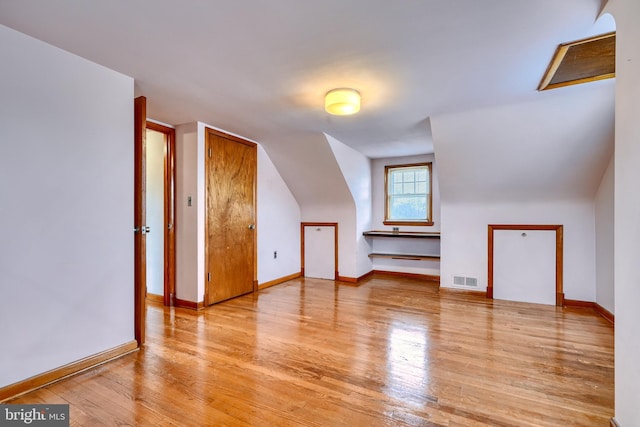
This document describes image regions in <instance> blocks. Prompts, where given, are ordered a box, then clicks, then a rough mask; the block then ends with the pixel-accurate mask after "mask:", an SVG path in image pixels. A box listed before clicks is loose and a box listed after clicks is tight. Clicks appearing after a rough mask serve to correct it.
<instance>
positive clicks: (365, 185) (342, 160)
mask: <svg viewBox="0 0 640 427" xmlns="http://www.w3.org/2000/svg"><path fill="white" fill-rule="evenodd" d="M325 136H326V137H327V142H328V143H329V146H330V147H331V150H332V151H333V154H334V155H335V158H336V161H337V162H338V166H339V167H340V171H341V172H342V176H343V177H344V180H345V182H346V184H347V187H349V191H350V192H351V196H352V197H353V201H354V204H355V208H356V212H355V215H356V228H355V230H353V232H354V234H353V238H354V239H355V247H356V251H355V259H354V260H353V261H354V262H355V274H354V276H350V277H356V278H357V277H360V276H362V275H364V274H366V273H368V272H370V271H371V269H372V264H371V260H370V258H369V252H370V251H371V246H370V245H369V243H368V242H367V239H366V238H365V237H364V236H363V235H362V233H363V232H365V231H367V230H371V204H372V185H371V160H370V159H369V158H368V157H366V156H364V155H363V154H362V153H360V152H358V151H356V150H354V149H353V148H351V147H349V146H348V145H346V144H344V143H343V142H341V141H338V140H337V139H335V138H333V137H332V136H330V135H327V134H325ZM346 231H347V232H349V231H351V230H346ZM349 255H350V254H348V253H347V254H343V256H349Z"/></svg>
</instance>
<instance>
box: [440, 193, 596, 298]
mask: <svg viewBox="0 0 640 427" xmlns="http://www.w3.org/2000/svg"><path fill="white" fill-rule="evenodd" d="M441 209H442V219H443V221H442V240H441V245H442V246H441V251H442V252H441V256H442V258H441V277H440V286H443V287H455V286H454V285H453V276H454V275H456V276H466V277H476V278H478V290H486V287H487V268H488V266H487V263H488V250H487V242H488V240H487V239H488V231H487V225H488V224H562V225H564V280H563V282H564V293H565V298H567V299H574V300H581V301H595V294H596V291H595V274H596V271H595V233H594V231H593V229H594V220H595V214H594V205H593V201H591V200H575V201H564V202H553V201H552V202H532V203H508V202H503V203H484V204H483V203H448V202H445V201H444V200H443V201H442V207H441Z"/></svg>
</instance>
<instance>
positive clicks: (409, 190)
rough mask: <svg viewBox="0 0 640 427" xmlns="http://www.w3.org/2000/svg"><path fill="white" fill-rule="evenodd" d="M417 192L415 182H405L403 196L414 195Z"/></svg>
mask: <svg viewBox="0 0 640 427" xmlns="http://www.w3.org/2000/svg"><path fill="white" fill-rule="evenodd" d="M414 192H415V185H414V183H413V182H405V183H404V184H403V185H402V194H413V193H414Z"/></svg>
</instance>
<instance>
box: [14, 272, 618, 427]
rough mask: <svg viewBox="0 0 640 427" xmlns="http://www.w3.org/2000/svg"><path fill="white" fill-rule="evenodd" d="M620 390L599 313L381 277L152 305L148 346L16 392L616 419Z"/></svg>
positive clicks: (81, 402) (163, 406)
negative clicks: (202, 305) (200, 306)
mask: <svg viewBox="0 0 640 427" xmlns="http://www.w3.org/2000/svg"><path fill="white" fill-rule="evenodd" d="M613 390H614V387H613V328H612V327H611V326H610V324H609V323H608V322H607V321H606V320H605V319H603V318H601V317H600V316H599V315H597V314H596V313H595V311H593V310H591V309H584V308H564V309H563V308H557V307H553V306H541V305H534V304H522V303H512V302H504V301H497V300H494V301H491V300H487V299H485V298H483V297H479V296H474V295H468V294H460V293H456V292H439V290H438V287H437V285H434V284H432V283H429V282H421V281H418V280H411V279H399V278H397V277H385V276H374V277H372V278H371V279H369V280H367V281H365V282H363V283H362V284H360V285H359V286H353V285H351V284H350V285H345V284H340V283H337V282H332V281H326V280H313V279H295V280H292V281H290V282H287V283H285V284H282V285H279V286H274V287H271V288H268V289H265V290H263V291H261V292H259V293H257V294H250V295H245V296H243V297H240V298H236V299H233V300H230V301H226V302H224V303H221V304H218V305H215V306H212V307H210V308H208V309H207V310H205V311H202V312H195V311H190V310H184V309H166V308H164V307H161V306H157V305H150V306H149V308H148V311H147V344H146V346H145V348H144V349H143V350H141V351H140V352H137V353H134V354H131V355H128V356H125V357H123V358H121V359H119V360H117V361H114V362H112V363H109V364H106V365H103V366H100V367H98V368H96V369H93V370H90V371H88V372H85V373H83V374H80V375H77V376H75V377H73V378H71V379H68V380H65V381H61V382H59V383H57V384H54V385H51V386H49V387H46V388H44V389H41V390H38V391H35V392H33V393H30V394H27V395H25V396H22V397H20V398H19V399H16V400H14V401H13V402H11V403H70V404H71V421H72V425H78V426H80V425H84V426H99V425H134V426H147V425H149V426H156V425H158V426H205V425H211V426H221V425H228V426H249V425H259V426H289V425H290V426H464V427H467V426H469V427H470V426H498V427H500V426H503V427H509V426H518V427H521V426H549V427H551V426H553V427H555V426H607V425H608V420H609V418H610V417H611V416H612V415H613V405H614V402H613Z"/></svg>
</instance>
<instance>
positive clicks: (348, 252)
mask: <svg viewBox="0 0 640 427" xmlns="http://www.w3.org/2000/svg"><path fill="white" fill-rule="evenodd" d="M300 213H301V216H302V221H303V222H337V223H338V274H339V275H340V276H343V277H351V278H354V277H357V271H356V263H355V259H356V239H355V238H354V232H355V230H356V215H355V208H354V206H353V203H351V204H348V203H347V204H328V203H322V202H321V201H319V202H318V203H317V204H314V203H310V202H307V203H305V204H304V205H301V206H300Z"/></svg>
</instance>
